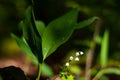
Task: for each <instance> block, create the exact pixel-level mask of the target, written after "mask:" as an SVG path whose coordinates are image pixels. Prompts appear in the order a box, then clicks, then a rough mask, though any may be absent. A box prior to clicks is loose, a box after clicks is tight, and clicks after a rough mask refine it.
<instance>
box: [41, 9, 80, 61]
mask: <svg viewBox="0 0 120 80" xmlns="http://www.w3.org/2000/svg"><path fill="white" fill-rule="evenodd" d="M77 14H78V11H77V10H72V11H71V12H69V13H67V14H66V15H64V16H62V17H60V18H58V19H56V20H54V21H52V22H50V23H49V24H48V26H47V27H46V29H45V31H44V34H43V36H42V51H43V56H44V58H43V59H45V58H46V57H47V56H49V55H50V54H51V53H53V52H54V51H55V50H56V49H57V48H58V47H59V46H60V45H61V44H63V43H65V42H66V41H67V40H68V39H69V37H70V36H71V34H72V33H73V28H74V25H75V24H76V22H77Z"/></svg>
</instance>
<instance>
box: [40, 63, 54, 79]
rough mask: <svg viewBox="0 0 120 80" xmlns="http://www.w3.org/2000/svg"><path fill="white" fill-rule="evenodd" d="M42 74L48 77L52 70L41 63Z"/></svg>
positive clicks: (51, 74)
mask: <svg viewBox="0 0 120 80" xmlns="http://www.w3.org/2000/svg"><path fill="white" fill-rule="evenodd" d="M42 74H44V75H46V76H49V77H50V76H53V71H52V69H51V67H50V66H48V65H47V64H45V63H43V65H42Z"/></svg>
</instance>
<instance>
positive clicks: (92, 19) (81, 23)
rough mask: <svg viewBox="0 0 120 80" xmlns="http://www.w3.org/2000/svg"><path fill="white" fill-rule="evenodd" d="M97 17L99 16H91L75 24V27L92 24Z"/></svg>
mask: <svg viewBox="0 0 120 80" xmlns="http://www.w3.org/2000/svg"><path fill="white" fill-rule="evenodd" d="M97 19H99V18H98V17H92V18H89V19H87V20H84V21H82V22H80V23H78V24H76V26H75V29H80V28H83V27H86V26H88V25H90V24H92V23H93V22H94V21H95V20H97Z"/></svg>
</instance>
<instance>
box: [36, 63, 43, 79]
mask: <svg viewBox="0 0 120 80" xmlns="http://www.w3.org/2000/svg"><path fill="white" fill-rule="evenodd" d="M41 72H42V63H39V64H38V76H37V78H36V80H40V75H41Z"/></svg>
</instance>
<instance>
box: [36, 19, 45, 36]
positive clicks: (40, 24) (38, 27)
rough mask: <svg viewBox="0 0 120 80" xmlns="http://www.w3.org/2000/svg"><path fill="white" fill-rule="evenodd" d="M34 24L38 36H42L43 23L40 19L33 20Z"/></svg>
mask: <svg viewBox="0 0 120 80" xmlns="http://www.w3.org/2000/svg"><path fill="white" fill-rule="evenodd" d="M35 24H36V28H37V30H38V32H39V34H40V36H42V35H43V33H44V30H45V24H44V23H43V22H42V21H35Z"/></svg>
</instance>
